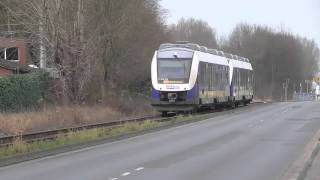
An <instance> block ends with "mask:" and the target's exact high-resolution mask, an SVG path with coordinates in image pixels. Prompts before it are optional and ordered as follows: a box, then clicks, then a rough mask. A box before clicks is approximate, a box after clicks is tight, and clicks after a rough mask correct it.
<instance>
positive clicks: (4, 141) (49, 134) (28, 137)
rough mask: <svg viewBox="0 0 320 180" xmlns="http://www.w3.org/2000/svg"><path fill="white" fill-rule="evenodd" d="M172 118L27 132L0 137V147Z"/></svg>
mask: <svg viewBox="0 0 320 180" xmlns="http://www.w3.org/2000/svg"><path fill="white" fill-rule="evenodd" d="M172 118H174V117H161V116H144V117H139V118H132V119H125V120H121V121H114V122H106V123H96V124H87V125H83V126H75V127H71V128H62V129H55V130H49V131H41V132H34V133H27V134H22V135H11V136H4V137H0V147H5V146H10V145H12V144H13V143H14V141H16V140H22V141H23V142H26V143H31V142H36V141H45V140H52V139H55V138H57V137H58V136H61V135H66V134H68V133H70V132H78V131H83V130H90V129H95V128H112V127H117V126H122V125H123V124H127V123H137V122H143V121H147V120H152V121H159V122H163V121H168V120H170V119H172Z"/></svg>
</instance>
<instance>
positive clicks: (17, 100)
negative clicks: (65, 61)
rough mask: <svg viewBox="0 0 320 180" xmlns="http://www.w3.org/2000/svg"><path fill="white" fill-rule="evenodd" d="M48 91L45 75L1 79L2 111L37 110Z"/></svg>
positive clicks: (33, 74)
mask: <svg viewBox="0 0 320 180" xmlns="http://www.w3.org/2000/svg"><path fill="white" fill-rule="evenodd" d="M47 89H48V78H47V75H46V74H45V73H40V72H37V73H30V74H21V75H12V76H8V77H0V111H23V110H34V109H37V108H39V107H40V104H41V102H43V100H44V97H45V95H46V92H48V91H47Z"/></svg>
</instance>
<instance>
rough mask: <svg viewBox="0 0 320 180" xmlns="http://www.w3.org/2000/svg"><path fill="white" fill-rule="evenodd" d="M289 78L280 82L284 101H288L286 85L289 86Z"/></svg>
mask: <svg viewBox="0 0 320 180" xmlns="http://www.w3.org/2000/svg"><path fill="white" fill-rule="evenodd" d="M289 83H290V79H286V81H285V82H284V83H282V87H283V89H284V101H285V102H287V101H288V87H289Z"/></svg>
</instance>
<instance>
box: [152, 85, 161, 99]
mask: <svg viewBox="0 0 320 180" xmlns="http://www.w3.org/2000/svg"><path fill="white" fill-rule="evenodd" d="M151 98H152V99H160V92H159V91H157V90H155V89H154V88H153V87H152V92H151Z"/></svg>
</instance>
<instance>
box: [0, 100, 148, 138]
mask: <svg viewBox="0 0 320 180" xmlns="http://www.w3.org/2000/svg"><path fill="white" fill-rule="evenodd" d="M151 114H154V112H153V111H137V112H136V113H129V114H128V113H127V114H125V113H122V112H121V110H118V109H117V108H112V107H108V106H99V105H97V106H91V107H89V106H73V107H70V106H58V107H48V108H44V109H43V110H42V111H37V112H21V113H2V114H0V132H2V133H6V134H10V135H13V134H14V135H19V134H22V133H29V132H38V131H45V130H49V129H57V128H66V127H72V126H77V125H83V124H91V123H98V122H111V121H117V120H122V119H124V118H129V117H136V116H142V115H151Z"/></svg>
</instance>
